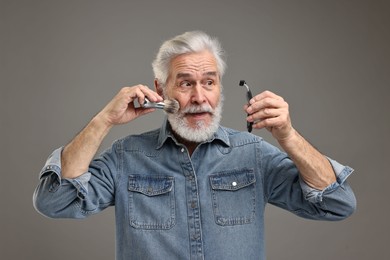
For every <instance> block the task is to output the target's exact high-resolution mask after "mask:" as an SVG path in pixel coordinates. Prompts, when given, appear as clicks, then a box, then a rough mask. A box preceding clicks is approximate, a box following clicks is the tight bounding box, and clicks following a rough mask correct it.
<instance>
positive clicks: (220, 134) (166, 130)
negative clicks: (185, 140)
mask: <svg viewBox="0 0 390 260" xmlns="http://www.w3.org/2000/svg"><path fill="white" fill-rule="evenodd" d="M168 139H172V140H173V141H174V142H175V143H176V144H179V141H177V139H176V138H175V136H174V135H173V132H172V128H171V125H170V124H169V122H168V119H167V117H165V120H164V122H163V124H162V126H161V128H160V133H159V136H158V141H157V147H156V149H160V148H161V147H162V146H163V145H164V143H165V142H166V141H167V140H168ZM213 141H221V142H222V143H223V144H224V145H226V146H230V141H229V137H228V134H227V133H226V131H225V130H224V128H223V127H222V126H219V127H218V130H217V132H215V133H214V135H213V136H212V137H211V138H210V139H209V140H207V141H205V142H204V143H211V142H213Z"/></svg>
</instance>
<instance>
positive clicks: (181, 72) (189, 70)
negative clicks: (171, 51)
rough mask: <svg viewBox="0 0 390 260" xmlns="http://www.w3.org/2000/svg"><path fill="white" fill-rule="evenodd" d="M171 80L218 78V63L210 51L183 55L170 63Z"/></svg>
mask: <svg viewBox="0 0 390 260" xmlns="http://www.w3.org/2000/svg"><path fill="white" fill-rule="evenodd" d="M169 74H170V78H171V79H177V78H185V77H186V78H188V77H204V76H206V77H207V76H218V75H219V73H218V66H217V61H216V59H215V57H214V55H213V54H211V53H210V52H208V51H204V52H200V53H189V54H182V55H179V56H177V57H175V58H173V59H172V61H171V63H170V73H169Z"/></svg>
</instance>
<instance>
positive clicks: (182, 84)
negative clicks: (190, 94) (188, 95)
mask: <svg viewBox="0 0 390 260" xmlns="http://www.w3.org/2000/svg"><path fill="white" fill-rule="evenodd" d="M179 86H180V87H182V88H188V87H191V86H192V85H191V82H189V81H188V80H184V81H182V82H180V84H179Z"/></svg>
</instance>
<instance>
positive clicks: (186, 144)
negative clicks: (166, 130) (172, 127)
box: [173, 133, 199, 156]
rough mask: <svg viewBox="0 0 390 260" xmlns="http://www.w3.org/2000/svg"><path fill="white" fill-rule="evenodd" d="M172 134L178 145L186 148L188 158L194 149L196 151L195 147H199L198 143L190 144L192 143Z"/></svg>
mask: <svg viewBox="0 0 390 260" xmlns="http://www.w3.org/2000/svg"><path fill="white" fill-rule="evenodd" d="M173 134H174V136H175V138H176V140H177V141H178V142H179V143H181V144H183V145H184V146H185V147H186V148H187V150H188V153H189V154H190V156H192V153H193V152H194V151H195V149H196V147H197V146H198V145H199V143H197V142H192V141H188V140H186V139H184V138H182V137H181V136H179V135H178V134H176V133H173Z"/></svg>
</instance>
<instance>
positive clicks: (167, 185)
mask: <svg viewBox="0 0 390 260" xmlns="http://www.w3.org/2000/svg"><path fill="white" fill-rule="evenodd" d="M128 190H129V220H130V225H131V226H132V227H134V228H137V229H156V230H158V229H159V230H161V229H170V228H172V227H173V226H174V225H175V218H176V214H175V190H174V178H173V177H171V176H161V175H157V176H145V175H130V176H129V184H128Z"/></svg>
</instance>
